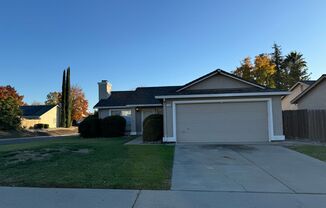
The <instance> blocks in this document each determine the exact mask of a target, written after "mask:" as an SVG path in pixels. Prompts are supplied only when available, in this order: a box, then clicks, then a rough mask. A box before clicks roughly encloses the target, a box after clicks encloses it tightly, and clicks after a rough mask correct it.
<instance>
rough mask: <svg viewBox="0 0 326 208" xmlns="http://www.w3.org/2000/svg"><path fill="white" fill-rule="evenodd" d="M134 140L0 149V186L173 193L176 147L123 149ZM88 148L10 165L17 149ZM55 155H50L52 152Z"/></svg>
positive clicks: (77, 140) (73, 141)
mask: <svg viewBox="0 0 326 208" xmlns="http://www.w3.org/2000/svg"><path fill="white" fill-rule="evenodd" d="M128 140H130V138H96V139H81V138H79V137H67V138H64V139H58V140H52V141H41V142H31V143H25V144H13V145H0V185H2V186H32V187H76V188H77V187H78V188H121V189H169V188H170V179H171V170H172V163H173V153H174V146H170V145H124V143H125V142H127V141H128ZM49 148H50V149H60V148H61V149H62V148H64V149H89V150H91V151H90V152H89V153H88V154H77V153H73V152H64V153H60V154H58V153H57V154H53V155H52V157H51V158H47V159H44V160H41V161H35V160H28V161H23V162H20V163H16V164H8V163H6V161H7V160H8V156H10V155H12V154H15V152H17V151H22V150H32V151H33V152H44V151H45V150H46V149H49ZM50 152H51V151H50Z"/></svg>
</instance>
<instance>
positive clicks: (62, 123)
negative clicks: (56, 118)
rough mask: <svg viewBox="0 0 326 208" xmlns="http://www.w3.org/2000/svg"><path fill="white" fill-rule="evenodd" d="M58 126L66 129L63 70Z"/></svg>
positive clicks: (64, 77)
mask: <svg viewBox="0 0 326 208" xmlns="http://www.w3.org/2000/svg"><path fill="white" fill-rule="evenodd" d="M60 126H61V127H66V71H65V70H63V77H62V91H61V110H60Z"/></svg>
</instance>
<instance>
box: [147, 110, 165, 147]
mask: <svg viewBox="0 0 326 208" xmlns="http://www.w3.org/2000/svg"><path fill="white" fill-rule="evenodd" d="M162 138H163V115H161V114H153V115H150V116H148V117H147V118H146V119H145V120H144V122H143V140H144V141H162Z"/></svg>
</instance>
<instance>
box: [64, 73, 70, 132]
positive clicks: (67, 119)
mask: <svg viewBox="0 0 326 208" xmlns="http://www.w3.org/2000/svg"><path fill="white" fill-rule="evenodd" d="M65 96H66V101H65V102H66V103H65V104H66V105H65V107H66V127H67V128H68V127H70V126H71V108H72V97H71V89H70V67H68V69H67V77H66V95H65Z"/></svg>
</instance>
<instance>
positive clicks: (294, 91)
mask: <svg viewBox="0 0 326 208" xmlns="http://www.w3.org/2000/svg"><path fill="white" fill-rule="evenodd" d="M289 91H290V94H289V95H287V96H284V97H282V109H283V110H303V109H308V110H309V109H310V110H313V109H319V110H320V109H321V110H322V109H325V110H326V74H323V75H322V76H321V77H320V78H319V79H318V80H316V81H313V80H310V81H300V82H297V83H296V84H295V85H294V86H293V87H291V89H290V90H289Z"/></svg>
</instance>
